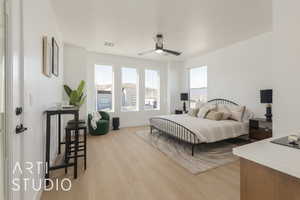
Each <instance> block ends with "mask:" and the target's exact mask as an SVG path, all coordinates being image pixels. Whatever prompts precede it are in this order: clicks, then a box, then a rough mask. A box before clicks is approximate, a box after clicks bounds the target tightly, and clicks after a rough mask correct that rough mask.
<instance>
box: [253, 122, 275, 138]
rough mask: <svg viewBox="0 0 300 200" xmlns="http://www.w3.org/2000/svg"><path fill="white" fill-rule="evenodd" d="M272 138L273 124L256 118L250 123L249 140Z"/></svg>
mask: <svg viewBox="0 0 300 200" xmlns="http://www.w3.org/2000/svg"><path fill="white" fill-rule="evenodd" d="M270 137H272V122H270V121H267V120H266V119H263V118H254V119H250V121H249V139H251V140H263V139H267V138H270Z"/></svg>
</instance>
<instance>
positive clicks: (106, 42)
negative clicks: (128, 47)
mask: <svg viewBox="0 0 300 200" xmlns="http://www.w3.org/2000/svg"><path fill="white" fill-rule="evenodd" d="M104 46H107V47H113V46H115V44H114V43H113V42H108V41H105V42H104Z"/></svg>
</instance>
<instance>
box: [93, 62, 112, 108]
mask: <svg viewBox="0 0 300 200" xmlns="http://www.w3.org/2000/svg"><path fill="white" fill-rule="evenodd" d="M95 84H96V102H97V110H104V111H113V68H112V66H106V65H96V66H95Z"/></svg>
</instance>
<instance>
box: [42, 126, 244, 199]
mask: <svg viewBox="0 0 300 200" xmlns="http://www.w3.org/2000/svg"><path fill="white" fill-rule="evenodd" d="M146 128H147V127H136V128H125V129H121V130H119V131H114V132H110V133H109V134H107V135H105V136H91V137H88V168H87V170H86V171H83V169H82V165H81V166H80V168H79V177H78V179H77V180H72V190H71V191H70V192H63V191H51V192H44V193H43V196H42V199H43V200H98V199H102V200H239V199H240V192H239V191H240V174H239V172H240V167H239V162H234V163H231V164H228V165H225V166H222V167H219V168H216V169H212V170H210V171H207V172H205V173H202V174H199V175H193V174H191V173H189V172H188V171H187V170H185V169H184V168H182V167H180V166H179V165H178V164H176V163H175V162H173V161H172V160H171V159H169V158H168V157H166V156H165V155H164V154H163V153H161V152H160V151H158V150H156V149H154V148H153V147H151V146H150V145H148V144H146V143H145V142H144V141H143V140H141V139H140V138H138V136H136V135H135V134H134V133H135V132H136V131H138V130H143V129H146ZM79 162H80V163H82V162H81V160H80V161H79ZM52 177H59V178H64V177H71V178H72V170H69V174H68V175H67V176H65V175H64V170H59V171H57V172H54V173H52Z"/></svg>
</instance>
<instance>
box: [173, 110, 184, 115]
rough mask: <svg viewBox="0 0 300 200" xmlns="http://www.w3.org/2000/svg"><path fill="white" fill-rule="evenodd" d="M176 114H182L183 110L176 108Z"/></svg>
mask: <svg viewBox="0 0 300 200" xmlns="http://www.w3.org/2000/svg"><path fill="white" fill-rule="evenodd" d="M175 114H176V115H181V114H183V110H175Z"/></svg>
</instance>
